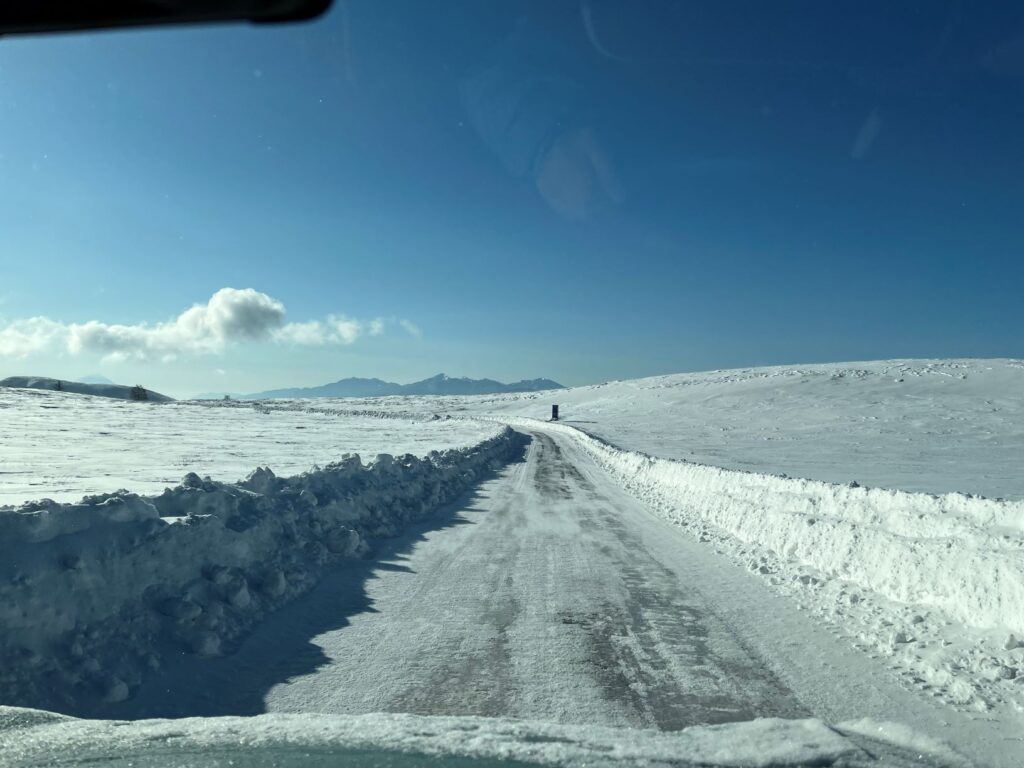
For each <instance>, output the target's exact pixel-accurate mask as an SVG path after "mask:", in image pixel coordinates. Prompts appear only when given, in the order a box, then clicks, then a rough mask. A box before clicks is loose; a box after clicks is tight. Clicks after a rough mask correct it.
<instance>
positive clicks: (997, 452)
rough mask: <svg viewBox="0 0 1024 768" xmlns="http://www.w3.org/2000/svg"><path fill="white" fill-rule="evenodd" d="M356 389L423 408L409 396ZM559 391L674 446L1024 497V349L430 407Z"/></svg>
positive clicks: (867, 479)
mask: <svg viewBox="0 0 1024 768" xmlns="http://www.w3.org/2000/svg"><path fill="white" fill-rule="evenodd" d="M352 402H353V401H349V403H350V405H351V403H352ZM359 402H361V403H366V404H367V406H368V407H377V408H381V409H384V410H396V409H401V410H408V409H410V408H411V407H412V402H411V401H410V400H408V399H402V398H385V399H381V400H375V401H369V400H364V401H359ZM554 403H557V404H559V405H560V406H561V417H562V419H563V421H567V422H569V423H572V424H574V425H576V426H578V427H580V428H581V429H585V430H586V431H588V432H590V433H592V434H595V435H598V436H600V437H601V438H603V439H605V440H607V441H609V442H611V443H613V444H614V445H616V446H618V447H620V448H625V449H629V450H633V451H640V452H643V453H648V454H651V455H654V456H660V457H663V458H672V459H686V460H689V461H695V462H699V463H701V464H708V465H711V466H717V467H723V468H726V469H738V470H747V471H752V472H763V473H768V474H775V475H779V474H786V475H789V476H790V477H805V478H810V479H814V480H825V481H827V482H831V483H849V482H851V481H856V482H858V483H859V484H861V485H865V486H876V487H880V488H898V489H901V490H905V491H923V492H928V493H948V492H954V491H958V492H960V493H972V494H977V495H981V496H988V497H991V498H999V497H1003V498H1014V499H1021V498H1024V472H1022V471H1021V465H1022V457H1024V361H1021V360H888V361H880V362H866V363H836V364H828V365H800V366H775V367H768V368H743V369H736V370H727V371H710V372H706V373H681V374H674V375H671V376H657V377H654V378H647V379H635V380H631V381H613V382H609V383H607V384H598V385H594V386H588V387H574V388H572V389H566V390H560V391H558V392H542V393H523V394H506V395H493V396H479V397H460V398H455V397H452V398H436V399H428V398H424V399H422V400H420V401H419V407H421V408H422V409H430V410H431V411H438V410H441V409H442V408H443V409H444V410H443V412H446V413H463V414H474V415H475V414H481V413H491V414H505V415H514V416H525V417H532V418H540V419H546V418H548V417H549V415H550V413H551V405H552V404H554ZM352 407H354V406H352Z"/></svg>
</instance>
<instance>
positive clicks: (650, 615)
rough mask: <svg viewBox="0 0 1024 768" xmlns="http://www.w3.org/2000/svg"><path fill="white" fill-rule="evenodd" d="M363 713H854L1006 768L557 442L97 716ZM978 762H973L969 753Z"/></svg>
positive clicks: (665, 719)
mask: <svg viewBox="0 0 1024 768" xmlns="http://www.w3.org/2000/svg"><path fill="white" fill-rule="evenodd" d="M264 712H272V713H322V714H339V715H354V714H363V713H374V712H393V713H411V714H415V715H426V716H463V715H477V716H493V717H512V718H524V719H529V720H534V721H547V722H554V723H562V724H580V725H588V726H612V727H623V726H629V727H647V728H655V729H658V730H679V729H683V728H686V727H688V726H693V725H701V724H716V723H727V722H733V721H742V720H750V719H752V718H757V717H783V718H803V717H818V718H821V719H823V720H825V721H826V722H833V723H835V722H843V721H850V720H856V719H858V718H863V717H871V718H874V719H878V720H889V721H895V722H901V723H909V724H910V725H911V726H912V727H913V728H914V729H915V731H919V732H921V733H923V734H925V735H927V736H930V737H932V738H938V739H944V740H948V741H950V742H952V743H955V744H957V745H958V746H960V745H961V744H966V745H968V746H970V745H971V744H974V745H976V746H977V745H983V749H984V757H985V764H986V765H992V766H998V765H1013V764H1014V759H1015V758H1014V755H1015V754H1016V752H1015V750H1016V747H1017V745H1016V744H1013V743H1011V742H1010V741H1009V739H1008V738H1006V734H1003V733H1000V732H999V731H998V728H997V726H996V725H994V724H991V723H985V722H983V721H980V720H972V719H970V718H969V717H961V716H960V715H959V714H957V713H955V712H951V711H949V710H946V709H942V708H940V707H939V706H937V705H935V704H933V703H931V702H929V701H927V700H926V699H924V698H923V697H920V696H918V695H915V694H913V693H911V692H909V691H906V690H904V689H903V688H901V687H900V685H899V684H898V682H897V679H896V677H895V676H893V675H892V674H891V673H890V672H889V670H887V669H886V668H885V667H884V665H883V664H882V663H881V662H879V661H877V660H872V659H869V658H867V657H866V656H864V655H863V654H859V653H858V652H856V651H855V650H854V649H852V648H851V647H850V646H849V644H848V643H847V642H845V641H843V640H841V639H839V638H837V637H835V636H834V635H833V634H831V633H829V632H828V631H827V630H824V629H822V628H821V627H819V626H817V625H816V624H814V623H813V622H812V621H811V620H810V619H809V618H808V617H807V616H805V615H804V614H802V613H801V612H800V611H799V610H798V608H797V607H796V606H794V605H793V604H792V603H791V602H789V601H787V600H786V599H785V598H782V597H780V596H778V595H774V594H772V593H771V592H769V591H768V589H767V588H766V586H765V585H764V584H763V583H762V582H760V581H758V580H757V579H756V578H754V577H753V576H752V575H751V574H749V573H746V572H744V571H742V570H739V569H737V568H735V566H733V565H732V564H730V563H729V562H728V561H726V560H725V559H724V558H722V557H719V556H718V555H716V554H715V553H714V552H713V551H711V550H710V548H709V547H708V546H707V545H702V544H700V543H698V542H696V541H695V540H693V539H690V538H688V537H686V536H685V535H684V534H682V533H680V532H679V531H677V530H675V529H673V528H671V527H669V526H668V525H666V524H665V523H663V522H662V521H660V520H657V519H656V518H654V517H653V516H652V515H651V514H650V513H649V512H648V511H647V510H646V509H645V508H644V507H643V506H642V505H640V504H639V503H638V502H637V501H635V500H634V499H632V498H631V497H630V496H628V495H627V494H626V493H625V491H623V490H621V489H620V488H619V487H618V486H617V485H615V484H614V483H613V482H612V480H611V479H610V478H609V477H608V476H607V475H606V474H605V473H604V472H603V471H602V470H601V469H600V468H599V467H598V466H597V465H596V464H595V463H594V462H593V460H592V459H590V458H589V457H588V456H587V454H585V453H584V452H583V451H582V450H581V449H580V448H578V447H577V445H576V443H574V442H573V441H572V440H570V439H568V438H566V437H564V436H562V435H559V434H557V433H545V432H544V431H536V432H535V433H534V440H533V442H532V444H531V446H530V447H529V449H528V451H527V454H526V457H525V459H524V460H523V461H521V462H516V463H513V464H512V465H510V466H509V467H507V468H506V469H505V470H503V471H502V472H501V473H500V475H499V476H498V477H497V478H495V479H493V480H490V481H488V482H486V483H484V484H483V485H482V486H480V487H479V488H478V489H477V491H476V492H475V493H474V494H473V495H472V496H471V497H469V498H467V499H465V500H464V502H463V503H459V504H456V505H455V506H454V507H453V508H451V509H449V510H447V511H445V512H441V513H440V514H439V515H438V516H436V517H435V518H434V519H433V520H432V521H430V522H428V523H425V524H423V525H421V526H419V527H418V528H415V529H413V530H412V531H411V532H410V533H408V534H407V535H405V536H403V537H400V538H398V539H395V540H393V542H392V543H391V544H390V545H388V546H387V547H385V548H384V549H383V550H381V551H379V552H378V553H377V554H376V556H375V558H374V559H372V560H369V561H364V562H360V563H352V564H349V565H346V566H344V567H343V568H341V569H339V570H338V571H337V572H335V573H334V574H333V575H331V576H328V577H327V578H326V579H325V580H324V581H323V582H321V584H320V585H319V586H318V587H317V588H315V589H314V590H313V591H312V592H311V593H309V594H308V595H306V596H305V597H303V598H300V599H299V600H297V601H296V602H294V603H292V604H291V605H289V606H286V607H285V608H283V609H282V610H280V611H279V612H278V613H277V614H275V615H274V617H272V618H271V619H270V620H269V621H267V622H266V623H264V624H263V625H261V626H260V627H259V628H258V629H257V630H256V631H255V632H254V633H253V635H252V636H251V637H250V638H249V639H248V640H247V641H246V642H245V643H244V644H243V646H242V647H241V648H240V649H239V650H238V652H237V653H235V654H234V655H232V656H229V657H225V658H222V659H216V660H203V661H197V660H195V659H182V661H181V662H180V663H178V664H171V665H168V667H167V668H166V669H165V670H164V672H163V673H162V675H161V676H160V678H159V679H156V680H154V681H152V684H151V685H148V686H146V687H144V690H143V691H141V692H140V695H139V697H138V698H136V699H134V700H131V701H128V702H124V703H123V704H122V705H117V706H115V707H113V708H110V709H108V710H106V711H105V712H104V716H106V717H132V718H134V717H165V716H181V715H204V716H212V715H255V714H260V713H264ZM980 748H982V747H979V749H980Z"/></svg>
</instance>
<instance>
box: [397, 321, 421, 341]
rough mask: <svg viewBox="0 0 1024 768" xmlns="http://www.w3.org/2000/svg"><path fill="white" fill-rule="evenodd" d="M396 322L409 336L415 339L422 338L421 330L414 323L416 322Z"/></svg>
mask: <svg viewBox="0 0 1024 768" xmlns="http://www.w3.org/2000/svg"><path fill="white" fill-rule="evenodd" d="M398 324H399V325H400V326H402V328H404V329H405V330H406V332H407V333H408V334H409V335H410V336H413V337H414V338H417V339H422V338H423V331H421V330H420V327H419V326H418V325H416V323H414V322H412V320H399V321H398Z"/></svg>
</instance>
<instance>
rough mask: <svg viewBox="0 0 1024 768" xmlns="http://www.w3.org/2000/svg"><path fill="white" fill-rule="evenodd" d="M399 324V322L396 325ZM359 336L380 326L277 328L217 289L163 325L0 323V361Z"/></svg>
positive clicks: (275, 304) (240, 296) (167, 356)
mask: <svg viewBox="0 0 1024 768" xmlns="http://www.w3.org/2000/svg"><path fill="white" fill-rule="evenodd" d="M403 323H404V321H403ZM364 332H366V333H369V335H371V336H377V335H380V334H381V333H383V332H384V323H383V321H381V320H379V319H377V320H371V321H370V322H369V323H368V324H367V325H366V326H364V324H363V323H362V322H360V321H359V320H353V319H352V318H349V317H345V316H344V315H328V316H327V318H326V320H310V321H307V322H298V323H285V309H284V305H283V304H282V303H281V302H280V301H277V300H276V299H274V298H271V297H270V296H268V295H267V294H265V293H260V292H259V291H256V290H253V289H252V288H243V289H237V288H221V289H220V290H219V291H217V292H216V293H215V294H213V296H211V297H210V300H209V301H208V302H206V304H196V305H195V306H193V307H191V308H189V309H187V310H185V311H184V312H182V313H181V314H180V315H178V317H176V318H174V319H173V320H170V321H168V322H164V323H157V324H155V325H149V324H146V323H140V324H136V325H119V324H109V323H103V322H100V321H98V320H90V321H88V322H85V323H59V322H56V321H54V320H50V319H48V318H45V317H33V318H28V319H25V320H14V321H10V322H8V323H6V324H3V323H0V356H3V357H24V356H26V355H30V354H34V353H39V352H46V351H51V352H67V353H68V354H71V355H79V354H98V355H101V356H103V357H104V358H105V359H107V360H110V361H123V360H128V359H137V360H148V359H159V360H163V361H164V362H170V361H173V360H175V359H177V357H178V356H179V355H182V354H197V353H206V354H219V353H221V352H223V351H224V349H225V348H226V347H227V346H228V345H230V344H233V343H238V342H246V341H252V342H260V341H277V342H284V343H288V344H293V345H300V346H326V345H329V344H337V345H348V344H352V343H354V342H355V341H357V340H358V339H359V338H360V337H361V336H362V335H363V334H364Z"/></svg>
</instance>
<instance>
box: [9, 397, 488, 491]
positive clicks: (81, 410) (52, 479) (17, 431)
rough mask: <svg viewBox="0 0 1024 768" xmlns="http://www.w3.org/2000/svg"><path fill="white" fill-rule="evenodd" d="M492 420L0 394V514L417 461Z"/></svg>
mask: <svg viewBox="0 0 1024 768" xmlns="http://www.w3.org/2000/svg"><path fill="white" fill-rule="evenodd" d="M496 432H497V427H495V426H494V425H493V424H490V425H489V424H483V423H480V422H473V421H465V420H454V419H449V420H444V419H434V418H433V414H432V413H429V412H425V411H421V412H419V413H416V414H412V418H410V419H381V418H379V414H375V413H368V414H367V413H359V412H352V411H351V410H348V411H341V412H338V411H336V410H335V411H333V412H325V411H324V410H322V409H321V410H316V409H313V408H310V407H307V406H306V405H303V404H301V403H289V402H274V403H258V404H257V403H237V402H219V401H218V402H208V403H205V404H200V403H190V402H173V403H160V404H153V403H137V402H129V401H122V400H112V399H106V398H99V397H88V396H84V395H78V394H71V393H66V392H52V391H42V390H34V389H13V388H4V387H0V506H3V505H9V504H19V503H21V502H24V501H29V500H34V499H40V498H49V499H53V500H55V501H77V500H78V499H80V498H82V497H83V496H86V495H90V494H96V493H111V492H113V491H116V490H118V489H121V488H124V489H127V490H129V491H133V492H135V493H140V494H152V493H159V492H160V491H162V490H163V489H164V488H166V487H168V486H170V485H175V484H177V483H178V482H179V481H180V480H181V477H182V475H184V474H186V473H187V472H194V473H196V474H198V475H200V476H210V477H213V478H214V479H216V480H223V481H229V482H230V481H233V480H238V479H240V478H243V477H245V476H246V475H247V474H248V473H249V472H251V471H252V470H253V469H255V468H256V467H270V468H271V469H273V470H274V472H276V473H277V474H279V475H291V474H295V473H297V472H303V471H305V470H307V469H310V468H311V467H313V466H314V465H323V464H327V463H329V462H331V461H336V460H337V459H339V458H340V457H341V456H343V455H344V454H346V453H357V454H360V455H361V456H364V457H371V458H372V457H373V456H375V455H377V454H378V453H391V454H395V455H401V454H406V453H411V454H414V455H417V456H423V455H425V454H427V453H429V452H430V451H433V450H441V449H445V448H464V447H467V446H470V445H474V444H476V443H478V442H480V441H481V440H484V439H487V438H488V437H492V436H494V434H496Z"/></svg>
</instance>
